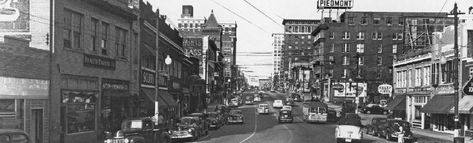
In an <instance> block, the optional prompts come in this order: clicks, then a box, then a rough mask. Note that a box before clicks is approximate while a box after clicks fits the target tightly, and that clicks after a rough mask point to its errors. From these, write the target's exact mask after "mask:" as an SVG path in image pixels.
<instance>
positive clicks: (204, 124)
mask: <svg viewBox="0 0 473 143" xmlns="http://www.w3.org/2000/svg"><path fill="white" fill-rule="evenodd" d="M187 116H190V117H199V121H200V122H201V123H200V124H199V125H202V127H203V130H204V133H205V135H207V134H208V133H209V125H210V121H209V120H208V119H207V115H206V114H205V113H191V114H189V115H187Z"/></svg>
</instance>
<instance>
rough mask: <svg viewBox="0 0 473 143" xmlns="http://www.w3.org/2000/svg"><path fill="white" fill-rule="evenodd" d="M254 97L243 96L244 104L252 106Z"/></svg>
mask: <svg viewBox="0 0 473 143" xmlns="http://www.w3.org/2000/svg"><path fill="white" fill-rule="evenodd" d="M253 100H254V97H253V95H246V96H245V104H246V105H250V104H253Z"/></svg>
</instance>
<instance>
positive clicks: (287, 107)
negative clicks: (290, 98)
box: [281, 105, 292, 111]
mask: <svg viewBox="0 0 473 143" xmlns="http://www.w3.org/2000/svg"><path fill="white" fill-rule="evenodd" d="M281 110H289V111H292V106H287V105H284V106H282V109H281Z"/></svg>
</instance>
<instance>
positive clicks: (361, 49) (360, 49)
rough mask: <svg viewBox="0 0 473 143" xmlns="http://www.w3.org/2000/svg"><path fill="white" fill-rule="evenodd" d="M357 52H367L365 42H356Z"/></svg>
mask: <svg viewBox="0 0 473 143" xmlns="http://www.w3.org/2000/svg"><path fill="white" fill-rule="evenodd" d="M356 52H357V53H364V52H365V44H356Z"/></svg>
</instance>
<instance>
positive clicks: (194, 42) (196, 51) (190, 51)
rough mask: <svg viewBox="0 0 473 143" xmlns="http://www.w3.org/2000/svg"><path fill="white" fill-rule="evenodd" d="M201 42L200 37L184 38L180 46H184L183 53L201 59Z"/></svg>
mask: <svg viewBox="0 0 473 143" xmlns="http://www.w3.org/2000/svg"><path fill="white" fill-rule="evenodd" d="M202 42H203V39H202V38H184V40H183V43H182V46H183V47H184V51H185V54H186V55H187V56H189V57H195V58H198V59H202V54H203V52H202V49H203V47H202V46H203V44H202Z"/></svg>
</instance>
